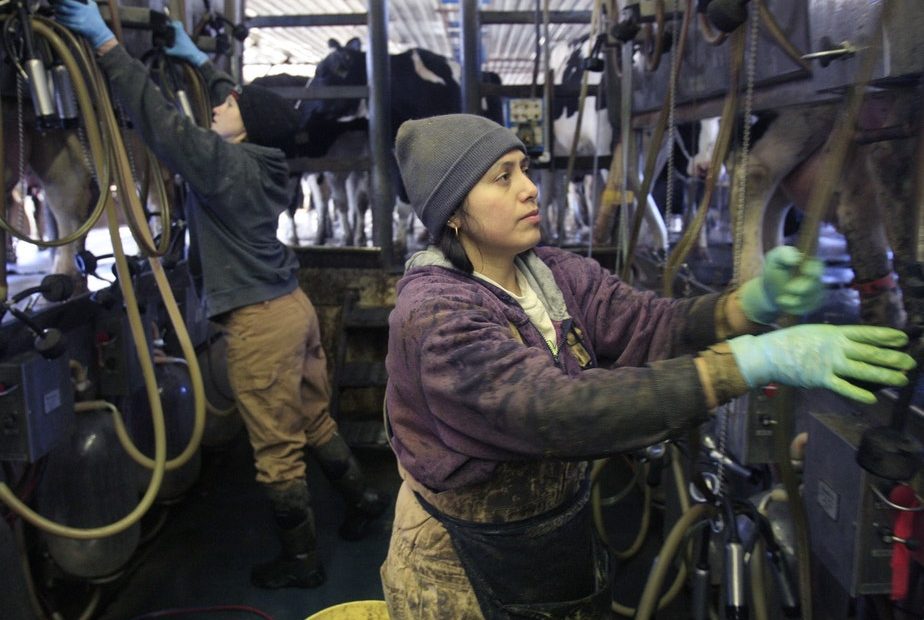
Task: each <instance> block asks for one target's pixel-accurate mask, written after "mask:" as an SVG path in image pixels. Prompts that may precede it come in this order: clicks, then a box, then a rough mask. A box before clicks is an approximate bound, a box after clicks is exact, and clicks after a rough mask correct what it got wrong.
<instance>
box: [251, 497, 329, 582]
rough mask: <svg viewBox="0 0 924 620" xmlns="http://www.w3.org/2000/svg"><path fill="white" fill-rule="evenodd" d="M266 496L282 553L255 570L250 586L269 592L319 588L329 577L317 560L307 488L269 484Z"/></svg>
mask: <svg viewBox="0 0 924 620" xmlns="http://www.w3.org/2000/svg"><path fill="white" fill-rule="evenodd" d="M267 493H268V494H269V497H270V501H272V503H273V515H274V517H275V519H276V525H277V527H278V528H279V542H280V543H281V546H282V551H281V552H280V554H279V556H278V557H277V558H276V559H275V560H272V561H270V562H266V563H265V564H258V565H257V566H254V567H253V570H251V572H250V581H251V583H253V585H255V586H256V587H258V588H266V589H270V590H275V589H278V588H316V587H318V586H320V585H321V584H322V583H324V580H325V579H326V577H325V575H324V567H323V566H321V562H320V561H319V560H318V551H317V548H318V545H317V534H316V532H315V527H314V513H313V512H312V511H311V505H310V499H311V498H310V496H309V494H308V485H307V484H306V483H305V481H304V480H296V481H293V482H290V483H285V484H283V485H278V484H277V485H267Z"/></svg>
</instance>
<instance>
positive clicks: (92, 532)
mask: <svg viewBox="0 0 924 620" xmlns="http://www.w3.org/2000/svg"><path fill="white" fill-rule="evenodd" d="M33 28H34V29H35V32H36V34H37V35H39V36H42V37H44V38H45V39H46V40H47V41H48V42H49V44H50V45H51V46H52V47H53V48H56V51H57V52H58V54H59V55H60V56H61V57H62V60H63V61H64V63H65V66H66V67H67V69H68V71H69V72H70V73H71V76H72V79H73V81H74V83H75V90H76V91H77V92H78V100H79V101H81V102H86V101H88V100H89V96H88V94H87V90H88V89H87V85H86V84H85V83H84V81H83V75H84V72H86V73H88V74H89V75H90V76H91V78H92V79H91V82H92V83H93V84H94V86H95V87H96V93H97V96H98V99H99V101H100V108H101V110H102V111H103V112H104V119H105V120H106V122H107V123H106V125H105V126H106V128H107V130H108V135H109V136H110V137H115V136H118V128H117V125H116V123H115V118H114V115H113V113H112V106H111V105H109V102H108V98H107V97H106V90H105V88H102V89H100V86H101V85H103V86H105V84H104V81H103V79H102V75H101V73H100V72H99V70H98V67H97V65H96V64H95V63H93V62H92V61H90V55H89V53H90V52H89V49H88V44H87V43H86V41H82V43H81V42H78V40H77V39H76V37H75V36H74V35H73V34H72V33H71V32H70V31H69V30H67V29H66V28H63V27H62V26H61V25H60V24H57V23H56V22H53V21H50V20H46V19H44V18H34V19H33ZM70 50H74V53H73V55H72V54H71V53H70ZM75 57H78V58H80V59H81V63H82V66H78V64H77V61H76V60H74V58H75ZM81 105H83V103H81ZM88 129H91V127H89V126H88ZM111 152H113V153H117V152H118V149H112V151H111ZM122 153H123V155H124V145H122ZM120 167H121V168H122V169H123V170H122V172H123V173H124V168H125V162H124V158H123V159H122V162H121V164H120ZM120 180H124V176H122V177H120ZM107 187H108V186H107ZM102 189H103V191H102V192H101V193H102V194H103V195H104V196H106V197H107V199H106V200H105V209H106V219H107V222H108V226H109V235H110V240H111V241H112V244H113V253H114V255H115V260H116V269H117V273H118V282H119V286H120V288H121V291H122V296H123V299H124V306H125V309H126V312H127V313H128V319H129V327H130V329H131V332H132V338H133V340H134V343H135V349H136V353H137V355H138V361H139V363H140V365H141V371H142V375H143V377H144V384H145V389H146V391H147V395H148V401H149V403H150V405H151V414H152V421H153V427H154V438H155V442H154V443H155V458H154V461H155V466H154V472H153V474H152V476H151V480H150V483H149V486H148V489H147V491H146V493H145V495H144V497H142V499H141V501H140V502H139V504H138V505H137V506H136V507H135V509H134V510H133V511H132V512H131V513H129V514H128V515H127V516H125V517H123V518H122V519H121V520H119V521H117V522H115V523H112V524H109V525H106V526H102V527H95V528H73V527H68V526H64V525H61V524H58V523H54V522H52V521H50V520H49V519H46V518H45V517H42V516H41V515H39V514H38V513H36V512H34V511H33V510H32V509H31V508H29V507H28V506H27V505H26V504H24V503H23V502H22V501H21V500H20V499H19V498H18V497H16V495H15V494H14V493H13V492H12V491H11V490H10V488H9V487H8V486H7V485H6V484H5V483H3V482H0V500H2V501H3V502H4V503H6V504H7V505H8V506H9V507H10V508H11V509H12V510H13V511H14V512H15V513H17V514H18V515H19V516H20V517H21V518H23V519H24V520H26V521H28V522H29V523H31V524H32V525H34V526H35V527H37V528H39V529H42V530H44V531H46V532H48V533H50V534H53V535H56V536H63V537H65V538H74V539H78V540H89V539H93V538H102V537H105V536H111V535H114V534H117V533H119V532H122V531H124V530H126V529H127V528H128V527H130V526H131V525H133V524H134V523H135V522H137V521H138V520H139V519H140V518H141V517H142V516H143V515H144V513H145V512H146V511H147V510H148V509H149V508H150V506H151V505H152V504H153V502H154V500H155V498H156V495H157V492H158V490H159V488H160V484H161V481H162V479H163V474H164V471H165V470H166V469H168V467H169V468H178V467H180V466H182V465H184V464H185V463H186V462H188V461H189V460H190V459H191V458H192V456H193V455H194V454H195V453H196V451H197V450H198V447H199V443H200V441H201V438H202V433H203V430H204V428H205V403H204V387H203V384H202V375H201V373H200V370H199V365H198V360H197V359H196V354H195V349H194V348H193V346H192V343H191V341H190V339H189V333H188V331H187V330H186V325H185V322H184V320H183V317H182V315H181V314H180V313H179V309H178V307H177V304H176V299H175V298H174V296H173V291H172V290H171V288H170V283H169V281H168V280H167V277H166V275H165V273H164V270H163V267H162V265H161V264H160V261H159V260H158V259H157V258H156V257H151V258H149V259H148V262H149V265H150V268H151V272H152V275H153V277H154V281H155V284H156V285H157V288H158V290H159V292H160V294H161V297H162V299H163V301H164V306H165V308H166V310H167V314H168V316H169V319H170V322H171V324H172V326H173V329H174V331H175V333H176V335H177V339H178V341H179V343H180V348H181V349H182V351H183V356H184V358H185V359H186V362H187V364H188V365H189V370H190V379H191V383H192V392H193V400H194V408H195V423H194V426H193V432H192V436H191V438H190V441H189V444H188V445H187V446H186V448H185V449H184V450H183V451H182V452H181V453H180V454H179V455H178V456H177V457H176V458H175V459H172V460H171V461H167V458H166V457H167V448H166V429H165V425H164V417H163V407H162V404H161V400H160V394H159V389H158V385H157V380H156V377H155V376H154V369H153V364H152V358H151V354H150V351H149V348H148V344H147V340H146V337H145V336H146V335H145V333H144V328H143V326H142V321H141V315H140V310H139V307H138V300H137V297H136V295H135V291H134V288H133V286H132V277H131V272H130V271H129V267H128V262H127V259H126V257H125V251H124V248H123V247H122V240H121V236H120V233H119V224H118V217H117V213H116V208H115V203H114V202H113V201H112V200H111V195H110V193H109V192H108V191H105V188H102ZM132 193H133V192H132ZM148 238H149V239H150V235H148Z"/></svg>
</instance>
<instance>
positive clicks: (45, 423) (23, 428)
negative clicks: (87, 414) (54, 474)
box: [0, 352, 74, 461]
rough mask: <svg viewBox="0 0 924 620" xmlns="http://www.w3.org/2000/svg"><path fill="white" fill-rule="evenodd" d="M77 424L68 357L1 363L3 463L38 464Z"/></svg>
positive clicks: (27, 357)
mask: <svg viewBox="0 0 924 620" xmlns="http://www.w3.org/2000/svg"><path fill="white" fill-rule="evenodd" d="M73 421H74V392H73V388H72V387H71V380H70V369H69V367H68V357H67V356H66V355H61V356H58V357H57V358H55V359H51V360H49V359H45V358H44V357H42V356H41V355H38V354H37V353H32V352H29V353H25V354H23V355H21V356H17V357H14V358H12V359H9V360H7V361H4V362H2V363H0V460H3V461H36V460H38V459H40V458H41V457H43V456H45V455H46V454H47V453H48V451H49V450H51V448H52V447H53V446H54V445H55V443H56V442H57V441H58V440H59V439H60V438H61V436H62V435H64V434H65V433H66V432H67V431H68V429H69V428H70V427H71V425H72V424H73Z"/></svg>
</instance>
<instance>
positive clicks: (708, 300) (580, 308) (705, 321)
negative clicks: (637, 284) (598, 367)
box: [536, 248, 724, 366]
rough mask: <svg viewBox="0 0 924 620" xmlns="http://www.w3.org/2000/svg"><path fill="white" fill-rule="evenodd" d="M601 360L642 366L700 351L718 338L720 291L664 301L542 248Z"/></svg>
mask: <svg viewBox="0 0 924 620" xmlns="http://www.w3.org/2000/svg"><path fill="white" fill-rule="evenodd" d="M536 254H537V255H538V256H539V257H540V258H541V259H542V260H543V261H544V262H545V263H546V264H548V265H549V267H550V268H551V269H552V271H553V273H554V274H555V278H556V281H557V283H558V285H559V287H560V288H561V290H562V294H563V295H564V296H565V299H566V301H567V303H568V307H569V309H571V312H572V315H574V317H575V319H576V320H578V321H579V322H580V323H581V327H582V328H583V329H585V330H586V331H587V333H588V337H589V339H590V341H591V343H593V347H594V350H595V352H596V354H597V357H598V358H600V359H601V362H604V363H605V362H609V363H614V364H616V365H619V366H640V365H642V364H645V363H648V362H651V361H655V360H663V359H667V358H670V357H675V356H677V355H682V354H688V353H695V352H697V351H700V350H702V349H704V348H706V347H707V346H709V345H711V344H713V343H715V342H716V341H717V340H718V337H717V334H716V307H717V304H718V303H719V302H720V300H722V299H724V296H723V295H722V294H719V293H713V294H707V295H699V296H697V297H690V298H664V297H659V296H658V295H657V294H655V293H654V292H652V291H645V290H640V289H636V288H634V287H632V286H630V285H628V284H626V283H625V282H623V281H622V280H621V279H619V277H617V276H615V275H612V274H611V273H609V272H608V271H606V270H605V269H604V268H603V267H601V266H600V264H599V263H597V262H596V261H593V260H587V259H586V258H584V257H582V256H580V255H578V254H575V253H573V252H568V251H564V250H560V249H558V248H537V249H536Z"/></svg>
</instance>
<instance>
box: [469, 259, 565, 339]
mask: <svg viewBox="0 0 924 620" xmlns="http://www.w3.org/2000/svg"><path fill="white" fill-rule="evenodd" d="M473 275H475V276H476V277H478V278H481V279H482V280H484V281H485V282H490V283H491V284H493V285H494V286H496V287H498V288H501V289H503V290H504V291H506V292H507V294H508V295H510V296H511V297H513V298H514V299H515V300H516V302H517V303H518V304H520V307H522V308H523V312H525V313H526V316H527V317H529V322H530V323H532V324H533V325H535V326H536V329H538V330H539V333H540V334H542V338H543V339H544V340H545V342H546V344H547V345H548V347H549V350H550V351H551V352H552V355H558V344H557V343H556V338H555V326H554V325H552V319H551V317H549V312H548V310H546V309H545V305H544V304H543V303H542V301H540V299H539V296H538V295H536V291H534V290H533V287H531V286H530V285H529V281H528V280H527V279H526V277H525V276H524V275H523V273H522V272H521V271H520V270H519V269H517V286H519V287H520V292H521V293H522V294H521V295H517V294H516V293H514V292H513V291H510V290H507V289H506V288H504V287H503V286H501V285H500V284H498V283H497V282H495V281H494V280H492V279H491V278H489V277H488V276H486V275H484V274H482V273H478V272H477V271H475V272H473Z"/></svg>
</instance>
